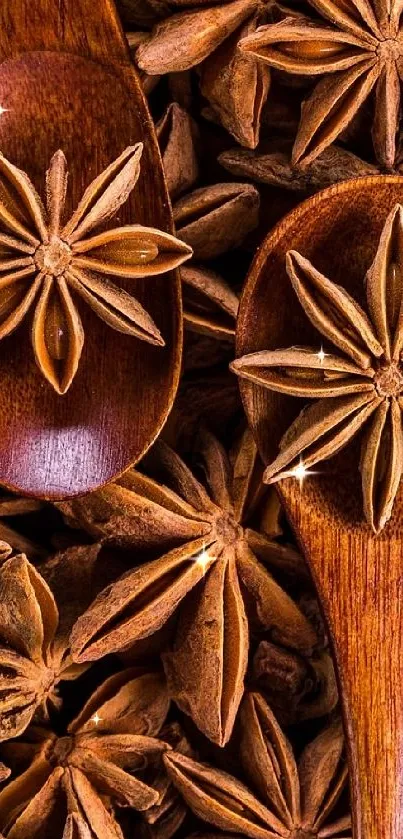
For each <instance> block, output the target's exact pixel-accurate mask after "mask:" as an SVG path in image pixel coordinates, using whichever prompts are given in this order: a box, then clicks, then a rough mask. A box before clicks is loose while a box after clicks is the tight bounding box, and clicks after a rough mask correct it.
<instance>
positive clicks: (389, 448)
mask: <svg viewBox="0 0 403 839" xmlns="http://www.w3.org/2000/svg"><path fill="white" fill-rule="evenodd" d="M402 266H403V208H402V207H401V205H400V204H398V205H396V206H395V208H394V209H393V210H392V212H391V213H390V215H389V216H388V218H387V220H386V222H385V226H384V228H383V231H382V235H381V238H380V242H379V246H378V250H377V253H376V255H375V258H374V261H373V263H372V265H371V267H370V268H369V270H368V272H367V275H366V280H365V286H366V297H367V306H368V312H369V315H370V319H369V318H368V317H367V315H366V314H365V312H364V311H363V310H362V309H361V307H360V306H359V305H358V303H356V302H355V300H353V299H352V297H350V295H349V294H348V293H347V291H346V290H345V289H344V288H341V287H340V286H338V285H336V284H335V283H333V282H332V281H331V280H329V279H327V277H325V276H324V275H323V274H321V273H320V272H319V271H317V270H316V268H314V266H313V265H312V264H311V263H310V262H309V261H308V260H307V259H305V258H304V257H303V256H301V255H300V254H298V253H296V252H295V251H290V252H289V253H288V254H287V272H288V276H289V277H290V280H291V282H292V285H293V288H294V290H295V292H296V294H297V296H298V299H299V302H300V303H301V305H302V307H303V309H304V311H305V314H306V315H307V317H308V318H309V320H310V321H311V323H312V324H313V325H314V326H315V327H316V328H317V329H318V331H319V332H320V333H321V334H322V335H323V336H324V337H325V338H327V339H328V340H329V341H331V342H332V343H333V344H334V345H335V346H336V347H338V349H339V350H341V352H342V355H336V354H335V353H334V352H333V351H330V352H325V351H324V350H323V347H322V348H321V349H319V351H318V350H317V349H314V348H311V347H290V348H287V349H278V350H273V351H265V350H263V351H262V352H257V353H252V354H251V355H246V356H244V357H243V358H240V359H237V360H236V361H235V362H233V363H232V365H231V366H232V369H233V370H234V371H235V372H236V373H237V375H238V376H241V377H242V378H246V379H249V380H250V381H253V382H255V383H256V384H259V385H262V386H263V387H266V388H269V389H270V390H274V391H278V392H280V393H286V394H289V395H290V396H298V397H303V398H308V399H318V401H316V402H314V404H313V405H312V406H310V407H306V408H305V409H304V410H303V411H302V412H301V413H300V414H299V416H298V417H297V419H296V420H295V421H294V423H293V424H292V425H291V426H290V428H289V429H288V431H287V432H286V434H285V435H284V437H283V438H282V440H281V443H280V453H279V455H278V457H277V458H276V459H275V460H274V462H273V463H271V464H270V465H269V466H268V467H267V469H266V471H265V474H264V480H265V481H267V482H268V483H272V482H275V481H278V480H280V479H281V478H284V477H290V476H294V477H295V476H297V475H298V472H297V471H296V470H298V468H301V466H302V467H305V468H308V469H309V467H310V466H313V465H314V464H316V463H319V462H320V461H322V460H325V459H327V458H329V457H332V456H333V455H334V454H336V453H337V452H339V451H340V449H342V448H343V446H345V445H346V444H347V443H348V442H349V441H350V440H351V439H352V438H353V437H354V436H355V435H356V434H357V433H358V432H359V431H360V430H361V429H362V427H363V426H364V425H365V424H366V423H368V422H369V426H368V430H367V433H366V434H365V435H364V437H363V442H362V447H361V463H360V469H361V475H362V492H363V501H364V512H365V517H366V519H367V521H368V523H369V524H370V525H371V527H372V529H373V530H374V531H375V532H376V533H378V532H379V531H380V530H382V528H383V527H384V526H385V524H386V522H387V521H388V519H389V518H390V516H391V514H392V510H393V504H394V500H395V497H396V493H397V490H398V487H399V484H400V480H401V476H402V468H403V432H402V408H403V364H402V349H403V304H402V301H403V271H402Z"/></svg>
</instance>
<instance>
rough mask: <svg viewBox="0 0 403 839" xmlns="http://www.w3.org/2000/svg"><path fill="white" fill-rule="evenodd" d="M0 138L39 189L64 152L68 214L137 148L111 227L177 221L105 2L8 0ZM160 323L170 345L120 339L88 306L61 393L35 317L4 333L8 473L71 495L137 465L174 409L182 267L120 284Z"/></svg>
mask: <svg viewBox="0 0 403 839" xmlns="http://www.w3.org/2000/svg"><path fill="white" fill-rule="evenodd" d="M0 33H1V34H0V55H1V59H2V61H3V63H2V64H1V65H0V105H1V106H2V108H4V109H6V110H5V111H4V112H3V113H2V114H1V116H0V148H1V151H2V153H3V154H4V155H5V156H6V157H7V158H8V159H9V160H11V162H12V163H14V164H16V165H17V166H18V167H20V168H21V169H23V170H24V171H26V172H27V174H28V175H29V177H30V178H31V180H32V181H33V183H34V185H35V187H36V189H37V190H38V192H39V193H40V194H41V195H42V196H43V195H44V177H45V172H46V169H47V168H48V166H49V162H50V158H51V156H52V154H53V153H54V152H55V151H56V150H57V149H59V148H60V149H62V150H63V152H64V154H65V156H66V158H67V162H68V167H69V181H68V191H67V205H66V213H67V218H68V217H69V214H70V213H71V212H72V210H73V209H74V208H75V207H76V206H77V203H78V201H79V200H80V198H81V196H82V194H83V191H84V189H85V187H86V186H87V185H88V184H89V183H90V182H91V181H92V179H93V178H95V177H96V176H97V175H98V174H99V173H100V172H101V171H102V170H103V169H104V168H105V167H106V166H107V165H108V164H109V163H111V162H112V160H114V159H115V158H117V157H118V155H119V154H121V152H122V151H123V150H124V149H125V148H126V147H127V146H129V145H134V144H135V143H136V142H138V141H142V142H143V143H144V151H143V155H142V161H141V175H140V178H139V181H138V183H137V184H136V187H135V189H134V190H133V192H132V193H131V195H130V197H129V199H128V200H127V201H126V203H125V204H124V205H123V206H122V207H121V208H120V210H119V212H118V214H117V215H116V217H115V219H114V222H115V226H116V224H118V225H125V224H133V223H137V224H143V225H147V226H152V227H156V228H159V229H161V230H165V231H168V232H172V220H171V214H170V207H169V201H168V196H167V192H166V187H165V184H164V178H163V173H162V166H161V161H160V157H159V151H158V148H157V144H156V139H155V136H154V131H153V126H152V122H151V118H150V116H149V114H148V111H147V108H146V105H145V102H144V98H143V95H142V92H141V90H140V87H139V84H138V80H137V78H136V75H135V72H134V69H133V67H132V65H131V62H130V58H129V54H128V49H127V45H126V43H125V40H124V36H123V33H122V31H121V28H120V25H119V22H118V18H117V14H116V10H115V8H114V5H113V3H112V2H110V0H100V2H98V3H96V4H95V6H94V3H92V2H90V0H64V2H63V3H58V2H55V0H35V2H32V0H4V2H3V3H2V4H1V9H0ZM119 285H121V286H122V287H123V288H126V290H127V291H129V292H131V293H132V294H134V295H135V296H136V298H137V299H138V300H139V301H140V303H141V304H142V305H143V306H144V307H145V309H146V310H147V311H148V312H149V314H150V315H151V317H152V318H153V320H154V322H155V323H156V324H157V327H158V328H159V330H160V332H161V334H162V336H163V339H164V341H165V346H164V347H155V346H152V345H150V344H147V343H145V342H143V341H140V340H137V339H135V338H132V337H131V336H125V335H123V334H121V333H119V332H117V331H115V330H113V329H111V328H110V327H109V326H107V325H106V324H105V323H104V322H103V321H101V320H99V319H98V318H97V317H96V316H95V315H94V314H93V312H92V311H91V310H90V309H88V307H85V306H82V307H81V306H80V314H81V317H82V320H83V326H84V332H85V336H86V340H85V344H84V350H83V354H82V357H81V360H80V366H79V370H78V373H77V376H76V378H75V380H74V382H73V384H72V385H71V388H70V389H69V391H68V392H67V393H66V394H65V395H64V396H60V395H58V394H57V393H55V392H54V391H53V389H52V388H51V387H50V386H49V384H48V383H47V382H46V381H44V379H43V377H42V376H41V374H40V372H39V370H38V368H37V366H36V364H35V360H34V357H33V352H32V348H31V345H30V337H29V329H30V321H29V319H27V323H26V324H25V322H24V323H23V324H22V325H21V326H20V327H19V328H18V330H17V331H16V332H15V333H13V334H12V335H11V336H10V337H9V338H7V339H5V340H4V341H2V342H1V344H0V382H1V411H0V483H1V484H3V485H6V486H7V487H9V488H12V489H15V490H18V491H20V492H23V493H25V494H32V495H37V496H42V497H46V498H62V497H67V496H71V495H76V494H81V493H84V492H88V491H90V490H93V489H95V488H96V487H99V486H100V485H102V484H104V483H106V482H107V481H109V480H111V479H112V478H113V477H114V476H116V475H118V474H120V473H121V472H122V471H124V470H125V469H126V468H127V467H128V466H129V465H130V464H132V463H134V462H136V461H137V460H138V459H139V458H140V457H141V456H142V454H143V453H144V451H145V450H146V449H147V448H148V447H149V446H150V444H151V443H152V442H153V440H154V439H155V437H156V436H157V434H158V433H159V431H160V429H161V427H162V425H163V423H164V421H165V419H166V417H167V414H168V412H169V410H170V408H171V405H172V401H173V398H174V395H175V392H176V387H177V383H178V378H179V371H180V358H181V346H182V324H181V298H180V283H179V277H178V274H177V273H175V272H170V273H169V274H164V275H161V276H156V277H151V278H148V279H147V280H141V279H140V280H139V279H137V280H126V281H123V280H122V281H121V282H119Z"/></svg>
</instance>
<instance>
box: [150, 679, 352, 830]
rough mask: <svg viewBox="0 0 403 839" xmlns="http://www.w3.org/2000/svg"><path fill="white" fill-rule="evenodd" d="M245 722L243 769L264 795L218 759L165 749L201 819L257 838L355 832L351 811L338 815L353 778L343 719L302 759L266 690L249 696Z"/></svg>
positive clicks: (242, 722) (173, 775) (243, 716)
mask: <svg viewBox="0 0 403 839" xmlns="http://www.w3.org/2000/svg"><path fill="white" fill-rule="evenodd" d="M240 729H241V733H240V755H241V763H242V768H243V770H244V772H245V775H246V778H247V779H248V781H249V782H250V784H251V787H252V789H253V790H255V793H256V794H254V793H253V792H252V791H251V790H250V789H249V788H248V787H247V786H245V784H243V783H241V782H240V781H238V780H237V779H236V778H234V777H233V776H232V775H229V774H228V773H226V772H223V771H221V770H219V769H215V768H214V767H212V766H209V765H207V764H204V763H199V762H197V761H195V760H192V758H189V757H187V756H185V755H180V754H178V753H176V752H170V753H169V754H166V755H165V756H164V762H165V765H166V767H167V771H168V773H169V775H170V777H171V778H172V780H173V782H174V783H175V785H176V786H177V788H178V790H179V791H180V792H181V794H182V795H183V797H184V799H185V801H186V802H187V803H188V805H189V807H190V808H191V809H192V810H193V812H194V813H195V814H196V815H197V816H198V817H199V818H201V819H203V821H205V822H208V823H209V824H212V825H214V826H215V827H217V828H219V829H220V830H222V831H228V832H229V833H236V834H238V835H239V836H249V837H250V839H280V837H282V839H321V837H323V839H325V837H327V839H336V837H338V839H342V837H345V839H347V837H349V839H351V824H350V817H349V816H348V815H346V816H342V817H339V818H335V819H334V820H332V811H333V810H334V808H335V805H336V804H337V801H338V799H339V798H340V795H341V793H342V791H343V788H344V787H345V784H346V781H347V764H346V760H345V758H344V738H343V729H342V726H341V724H340V723H338V722H336V723H333V724H332V725H330V726H329V727H328V728H326V729H325V730H324V731H322V732H321V733H320V734H319V735H318V737H316V739H315V740H313V741H312V742H311V743H309V744H308V746H306V748H305V750H304V751H303V752H302V754H301V757H300V759H299V761H298V764H297V762H296V760H295V757H294V755H293V752H292V749H291V746H290V744H289V742H288V740H287V738H286V737H285V735H284V734H283V732H282V730H281V728H280V726H279V725H278V723H277V721H276V719H275V717H274V714H273V713H272V711H271V710H270V708H269V706H268V705H267V704H266V702H265V701H264V700H263V699H262V697H261V696H260V695H259V694H247V695H246V696H245V698H244V700H243V703H242V706H241V711H240ZM333 818H334V817H333ZM219 836H220V834H217V837H216V839H219Z"/></svg>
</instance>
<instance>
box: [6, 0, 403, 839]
mask: <svg viewBox="0 0 403 839" xmlns="http://www.w3.org/2000/svg"><path fill="white" fill-rule="evenodd" d="M392 5H393V4H392ZM397 7H398V8H397V10H396V14H395V15H394V13H393V9H392V12H390V13H388V14H386V12H385V8H386V6H385V3H384V2H383V0H312V2H311V3H310V4H309V3H308V2H305V0H301V2H298V3H296V2H294V0H293V2H292V4H291V5H290V7H289V8H286V7H285V6H284V5H283V4H282V3H280V2H279V3H278V4H276V3H272V2H271V0H228V2H223V0H120V13H121V16H122V21H123V24H124V27H125V29H126V31H127V36H128V41H129V45H130V49H131V54H132V57H133V61H134V63H135V64H136V66H137V68H138V70H139V72H140V77H141V80H142V84H143V87H144V91H145V93H146V95H147V97H148V103H149V106H150V109H151V112H152V114H153V117H154V119H155V123H156V130H157V136H158V140H159V143H160V148H161V153H162V158H163V163H164V167H165V173H166V178H167V183H168V188H169V192H170V197H171V200H172V204H173V214H174V220H175V225H176V234H177V236H178V238H179V239H181V240H182V241H183V242H185V243H186V244H188V245H190V246H191V247H192V249H193V258H192V259H191V260H190V261H189V262H187V263H186V264H185V265H184V266H183V268H182V271H181V276H182V281H183V293H184V307H185V326H186V335H185V349H184V362H183V371H182V378H181V384H180V388H179V393H178V396H177V400H176V403H175V406H174V410H173V412H172V414H171V416H170V418H169V420H168V423H167V425H166V427H165V429H164V430H163V433H162V435H161V438H160V439H159V440H158V441H157V442H156V443H155V444H154V446H153V448H152V449H151V450H150V451H149V453H148V454H147V455H146V457H145V458H144V460H143V461H142V462H141V463H140V464H139V465H138V466H137V467H136V468H134V469H130V470H129V471H128V472H126V473H125V474H124V475H123V476H122V477H121V478H120V479H119V480H118V481H116V482H114V483H112V484H110V485H109V486H107V487H105V488H104V489H102V490H99V491H97V492H95V493H94V494H91V495H89V496H86V497H84V498H80V499H77V500H73V501H68V502H63V503H59V504H55V505H51V504H46V503H44V502H43V503H42V502H36V501H32V500H29V499H23V498H19V497H15V496H10V495H6V494H5V493H3V494H2V495H0V517H1V519H0V540H1V541H0V839H3V838H5V837H7V838H8V837H9V839H131V837H133V836H137V835H139V836H141V837H150V839H170V837H174V836H177V837H178V838H179V837H190V836H198V837H199V839H202V837H211V838H212V837H217V839H219V837H223V839H224V837H228V836H229V835H230V834H232V835H233V834H235V835H237V836H238V837H240V836H248V837H251V839H276V837H282V839H320V837H322V839H325V837H326V838H327V839H332V838H333V839H351V823H350V808H349V795H348V778H347V763H346V756H345V747H344V738H343V728H342V724H341V720H340V708H339V703H338V693H337V685H336V680H335V673H334V667H333V662H332V655H331V652H330V651H329V646H328V639H327V636H326V632H325V629H324V626H323V622H322V618H321V614H320V610H319V607H318V604H317V600H316V596H315V592H314V588H313V584H312V581H311V578H310V575H309V572H308V570H307V568H306V566H305V563H304V560H303V558H302V557H301V555H300V553H299V551H298V549H297V547H296V546H295V544H294V543H293V536H292V533H291V530H290V527H289V525H288V523H287V520H286V518H285V515H284V513H283V511H282V509H281V506H280V504H279V501H278V498H277V495H276V492H275V490H274V488H273V487H271V486H270V487H269V486H265V485H264V484H263V482H262V474H263V465H262V464H261V462H260V459H259V456H258V453H257V450H256V446H255V443H254V442H253V439H252V437H251V434H250V432H249V431H248V430H247V429H246V425H245V419H244V415H243V412H242V409H241V405H240V400H239V395H238V384H237V379H236V376H235V375H234V374H233V373H231V372H230V371H229V363H230V362H231V361H232V360H233V359H234V333H235V322H236V315H237V309H238V297H239V292H240V290H241V288H242V285H243V283H244V281H245V277H246V274H247V270H248V267H249V264H250V261H251V257H252V255H253V252H254V251H255V249H256V246H257V244H258V243H259V242H260V241H261V239H262V236H263V234H264V233H265V232H267V230H268V229H269V227H270V226H271V224H273V223H274V222H275V221H276V220H277V219H278V218H280V217H281V216H282V215H283V214H284V212H285V211H286V210H288V209H290V208H291V207H292V206H293V205H294V204H295V203H296V202H297V201H299V200H301V197H303V196H304V195H307V194H309V193H312V192H314V191H315V190H317V189H319V188H321V187H324V186H327V185H329V184H331V183H333V182H335V181H337V180H342V179H345V178H347V177H351V176H360V175H363V176H364V175H366V174H368V173H374V172H375V173H376V172H379V171H382V172H383V171H391V170H398V169H399V159H400V158H399V145H400V144H399V118H400V72H401V69H403V64H402V63H401V57H400V49H401V47H400V44H401V43H402V51H403V35H402V39H401V40H400V30H399V20H400V7H401V3H400V4H399V3H398V4H397ZM388 8H389V7H388Z"/></svg>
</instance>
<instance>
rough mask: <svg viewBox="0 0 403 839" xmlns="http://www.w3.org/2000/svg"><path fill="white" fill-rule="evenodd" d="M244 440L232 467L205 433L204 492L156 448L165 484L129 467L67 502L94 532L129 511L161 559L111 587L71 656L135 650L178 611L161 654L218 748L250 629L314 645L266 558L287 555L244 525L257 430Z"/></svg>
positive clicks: (136, 534) (155, 461)
mask: <svg viewBox="0 0 403 839" xmlns="http://www.w3.org/2000/svg"><path fill="white" fill-rule="evenodd" d="M242 443H243V445H241V446H240V448H239V450H238V451H237V452H235V453H234V455H233V460H232V465H231V463H230V461H229V459H228V457H227V455H226V453H225V451H224V449H223V448H222V446H221V445H220V444H219V443H218V441H217V440H216V439H215V438H214V437H213V436H212V435H211V434H210V433H209V432H207V431H205V432H204V433H202V435H201V438H200V445H199V449H198V451H199V456H200V457H201V459H202V464H203V470H204V472H205V475H206V478H205V486H204V485H203V484H202V483H200V481H199V480H197V479H196V477H195V475H194V474H193V473H192V472H191V471H190V469H189V468H188V467H187V466H186V465H185V463H184V462H183V461H182V460H181V459H180V458H179V457H178V456H177V455H176V454H175V453H174V452H173V451H172V450H171V449H170V448H168V447H167V446H166V445H163V444H162V443H159V444H158V446H157V447H156V448H155V449H154V452H153V453H152V454H151V458H152V466H153V467H154V470H155V474H156V475H157V476H158V480H155V479H152V478H150V477H147V476H145V475H142V474H140V473H139V472H137V471H134V470H133V471H131V472H129V473H126V475H125V476H123V477H122V478H121V479H120V481H119V484H120V485H119V484H118V485H115V486H114V487H109V488H107V489H106V490H105V491H103V490H101V492H100V493H96V494H94V495H93V496H92V497H90V498H89V499H85V500H83V501H81V500H79V499H77V501H72V502H67V503H66V504H63V505H61V506H62V509H64V510H65V512H67V513H68V514H69V517H74V516H75V517H76V521H77V522H79V521H80V519H81V523H83V521H84V519H86V520H87V522H88V525H89V527H90V528H91V529H93V530H94V532H95V530H98V531H99V530H102V529H104V531H105V532H108V530H109V528H110V527H111V525H112V522H113V520H115V522H119V508H120V510H122V509H123V508H124V509H125V510H126V515H127V520H126V525H125V528H126V533H122V537H123V540H124V541H125V543H126V545H128V544H130V542H131V544H132V545H133V547H134V546H136V545H138V546H140V545H141V546H142V548H143V551H144V548H146V547H147V545H148V546H149V547H150V548H153V549H154V555H155V553H156V552H158V554H159V558H158V559H154V560H152V561H150V562H148V563H146V564H143V565H140V566H139V567H137V568H134V569H133V570H132V571H129V572H128V573H127V574H124V575H123V577H121V578H120V579H118V580H117V581H116V582H115V583H113V584H112V585H110V586H108V587H107V588H106V589H104V591H103V592H101V593H100V594H99V595H98V597H97V598H96V599H95V601H94V602H93V604H92V605H91V606H90V607H89V609H87V611H86V612H85V613H84V614H83V616H82V617H81V618H79V619H78V620H77V622H76V624H75V626H74V628H73V631H72V635H71V643H72V650H73V656H74V659H75V660H76V661H77V662H84V661H91V660H95V659H98V658H101V657H102V656H104V655H106V654H107V653H110V652H114V651H115V652H116V651H119V650H123V649H127V648H128V647H130V645H131V644H134V643H135V642H137V641H139V640H140V639H143V638H147V637H148V636H150V635H152V633H155V632H156V631H157V630H159V629H160V628H161V627H162V626H164V625H165V624H166V622H167V621H168V620H169V619H170V618H171V616H173V615H174V614H177V618H178V621H177V626H176V630H175V638H174V641H173V647H172V649H171V650H169V651H168V652H167V653H165V655H164V667H165V671H166V675H167V678H168V688H169V692H170V695H171V696H172V698H173V699H174V700H175V701H176V702H177V704H178V705H179V707H180V708H181V709H182V710H183V711H184V712H185V713H187V714H189V715H190V716H191V717H192V718H193V720H194V722H195V723H196V725H197V726H198V727H199V728H200V729H201V730H202V731H203V732H204V733H205V734H206V735H207V736H208V737H210V739H212V740H213V741H215V742H217V743H219V744H220V745H223V744H224V743H226V742H227V741H228V739H229V737H230V735H231V732H232V728H233V725H234V720H235V717H236V713H237V710H238V706H239V703H240V701H241V698H242V694H243V688H244V677H245V671H246V666H247V656H248V646H249V640H248V639H249V632H248V621H252V623H253V624H255V623H256V624H257V625H259V626H263V627H265V628H266V629H267V630H268V631H269V633H270V635H271V637H272V639H273V640H274V642H276V643H279V644H283V645H284V646H286V647H291V648H292V649H296V650H300V651H301V652H303V653H309V650H311V649H312V648H313V647H314V645H315V644H316V642H317V638H316V634H315V632H314V630H313V628H312V626H311V625H310V623H309V622H308V621H307V619H306V618H305V616H304V615H303V614H302V612H301V611H300V610H299V608H298V607H297V605H296V604H295V603H294V601H293V600H292V599H291V598H290V596H289V595H288V594H287V593H286V592H285V591H284V590H283V589H282V588H281V586H280V585H279V584H278V583H277V582H276V581H275V580H274V578H273V577H272V576H271V574H270V573H269V571H268V570H267V569H266V567H265V565H264V564H263V563H262V562H260V561H259V559H261V560H263V562H265V563H267V564H268V565H269V567H270V564H271V562H272V561H273V562H274V566H275V565H276V563H279V562H281V557H282V556H285V557H286V556H287V555H288V553H289V550H290V549H289V548H288V547H287V546H284V545H280V544H278V543H276V542H273V541H272V540H270V539H268V538H267V537H266V536H264V534H262V533H259V532H257V531H254V530H253V529H249V528H248V527H247V521H246V520H245V517H246V514H247V512H249V513H250V511H251V501H252V499H253V497H254V495H255V492H256V485H255V483H254V480H255V475H256V472H255V467H256V448H255V446H254V443H253V441H252V440H251V437H250V435H249V433H247V434H245V436H244V438H243V440H242ZM108 515H109V516H110V518H109V522H108ZM97 516H99V517H100V521H99V524H98V526H97ZM91 520H92V523H91ZM120 521H121V522H122V519H121V518H120ZM112 526H113V525H112ZM129 529H131V536H130V534H129V532H128V531H129ZM175 546H176V547H175ZM158 554H157V555H158Z"/></svg>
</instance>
